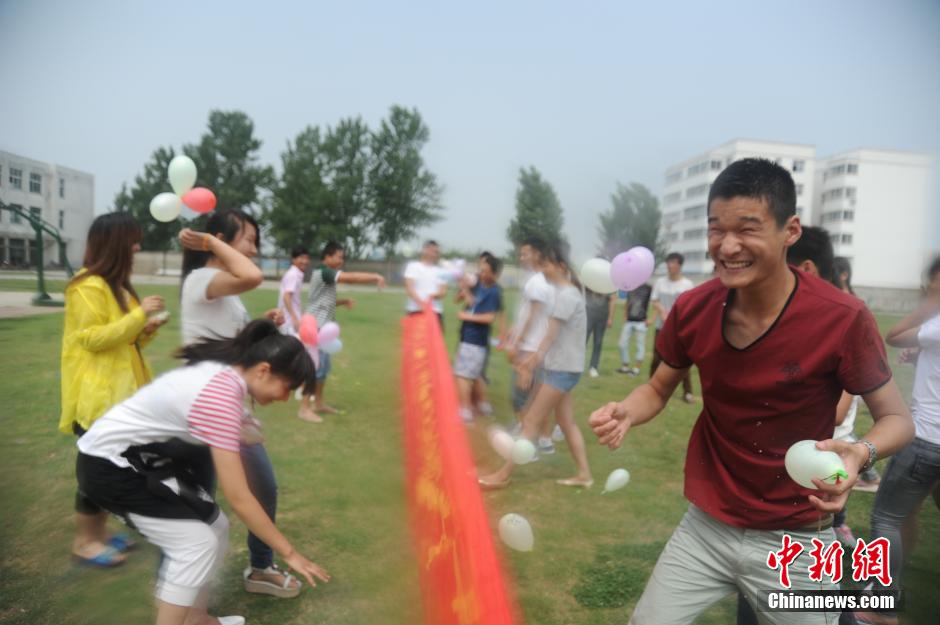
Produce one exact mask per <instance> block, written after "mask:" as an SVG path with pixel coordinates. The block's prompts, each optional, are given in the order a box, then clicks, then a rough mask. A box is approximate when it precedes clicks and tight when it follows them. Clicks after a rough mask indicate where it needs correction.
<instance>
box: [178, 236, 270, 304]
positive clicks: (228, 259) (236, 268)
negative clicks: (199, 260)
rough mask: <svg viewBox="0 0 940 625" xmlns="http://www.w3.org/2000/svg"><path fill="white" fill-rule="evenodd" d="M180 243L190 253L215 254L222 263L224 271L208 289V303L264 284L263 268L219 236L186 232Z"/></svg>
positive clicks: (216, 275) (214, 277)
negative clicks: (191, 251)
mask: <svg viewBox="0 0 940 625" xmlns="http://www.w3.org/2000/svg"><path fill="white" fill-rule="evenodd" d="M179 239H180V244H181V245H182V246H183V247H185V248H186V249H190V250H196V251H199V252H211V253H212V254H213V255H215V257H216V258H218V259H219V261H220V262H221V263H222V266H223V270H222V271H220V272H218V273H217V274H215V276H213V277H212V280H211V281H210V282H209V285H208V286H207V287H206V298H207V299H216V298H219V297H224V296H226V295H238V294H240V293H244V292H246V291H250V290H252V289H254V288H256V287H258V286H260V285H261V283H262V282H263V281H264V274H262V273H261V268H260V267H258V266H257V265H256V264H254V263H253V262H252V260H251V259H250V258H248V257H247V256H245V255H244V254H242V253H241V252H239V251H238V250H236V249H235V248H233V247H232V246H231V245H229V244H228V243H226V242H225V241H223V240H222V239H220V238H218V237H216V236H213V235H211V234H207V233H205V232H196V231H194V230H191V229H189V228H183V229H182V230H181V231H180V235H179Z"/></svg>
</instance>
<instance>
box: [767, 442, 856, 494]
mask: <svg viewBox="0 0 940 625" xmlns="http://www.w3.org/2000/svg"><path fill="white" fill-rule="evenodd" d="M783 463H784V466H786V468H787V473H789V474H790V477H791V478H793V481H794V482H796V483H797V484H799V485H800V486H803V487H804V488H812V489H813V490H817V488H816V485H815V484H813V478H816V479H818V480H819V481H821V482H826V483H828V484H838V483H839V480H840V479H843V480H844V479H847V478H848V477H849V474H848V473H846V471H845V463H844V462H842V458H840V457H839V454H837V453H835V452H834V451H823V450H821V449H816V441H814V440H805V441H799V442H797V443H793V445H791V446H790V449H788V450H787V455H786V456H785V457H784V459H783Z"/></svg>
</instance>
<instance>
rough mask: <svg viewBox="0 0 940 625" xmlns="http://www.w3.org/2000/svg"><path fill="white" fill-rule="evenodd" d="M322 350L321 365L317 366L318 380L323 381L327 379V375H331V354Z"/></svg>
mask: <svg viewBox="0 0 940 625" xmlns="http://www.w3.org/2000/svg"><path fill="white" fill-rule="evenodd" d="M319 352H320V366H319V367H317V380H318V381H320V382H322V381H323V380H325V379H326V376H328V375H330V369H331V367H330V355H329V354H327V353H326V352H325V351H323V350H322V349H321V350H319Z"/></svg>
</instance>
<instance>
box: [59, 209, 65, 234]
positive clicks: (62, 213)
mask: <svg viewBox="0 0 940 625" xmlns="http://www.w3.org/2000/svg"><path fill="white" fill-rule="evenodd" d="M64 229H65V211H59V230H64Z"/></svg>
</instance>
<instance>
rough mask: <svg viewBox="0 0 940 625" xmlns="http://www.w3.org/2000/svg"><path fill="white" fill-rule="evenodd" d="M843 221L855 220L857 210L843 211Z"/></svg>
mask: <svg viewBox="0 0 940 625" xmlns="http://www.w3.org/2000/svg"><path fill="white" fill-rule="evenodd" d="M842 221H855V211H842Z"/></svg>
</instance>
